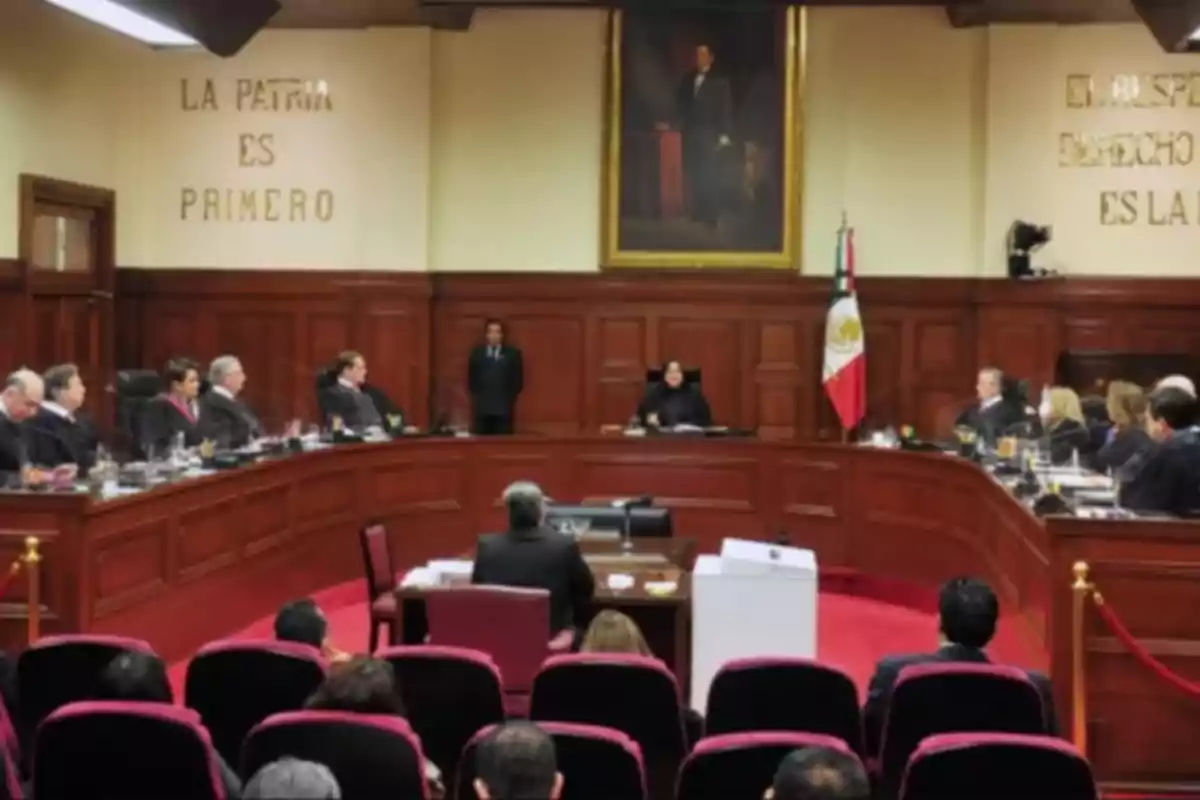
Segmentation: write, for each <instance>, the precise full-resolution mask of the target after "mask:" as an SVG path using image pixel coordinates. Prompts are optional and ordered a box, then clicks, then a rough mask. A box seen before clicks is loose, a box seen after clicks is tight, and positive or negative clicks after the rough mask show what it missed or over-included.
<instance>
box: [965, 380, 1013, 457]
mask: <svg viewBox="0 0 1200 800" xmlns="http://www.w3.org/2000/svg"><path fill="white" fill-rule="evenodd" d="M1003 381H1004V376H1003V374H1002V373H1001V372H1000V370H998V369H995V368H993V367H987V368H985V369H981V370H980V371H979V378H978V380H977V381H976V384H975V393H976V395H977V396H978V397H979V402H978V403H976V404H974V405H972V406H971V407H969V408H966V409H964V410H963V412H962V413H961V414H959V415H958V419H956V420H955V421H954V424H955V426H958V427H965V428H970V429H971V430H973V431H975V433H976V435H978V436H979V438H980V439H981V440H983V441H984V442H985V443H987V444H989V445H994V444H995V443H996V440H997V439H999V438H1000V437H1001V436H1007V435H1010V434H1011V433H1012V432H1013V429H1014V428H1016V427H1019V426H1020V424H1021V423H1022V422H1024V421H1025V419H1026V413H1025V409H1024V407H1023V406H1022V404H1021V403H1020V402H1019V401H1014V400H1012V399H1009V398H1005V397H1004V395H1003V394H1002V393H1001V386H1002V384H1003Z"/></svg>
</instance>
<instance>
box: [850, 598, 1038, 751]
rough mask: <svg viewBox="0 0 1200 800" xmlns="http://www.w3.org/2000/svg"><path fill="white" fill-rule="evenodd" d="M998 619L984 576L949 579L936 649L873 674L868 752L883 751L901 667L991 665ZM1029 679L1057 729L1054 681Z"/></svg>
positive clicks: (898, 658) (866, 713)
mask: <svg viewBox="0 0 1200 800" xmlns="http://www.w3.org/2000/svg"><path fill="white" fill-rule="evenodd" d="M999 617H1000V603H999V601H998V600H997V599H996V594H995V592H993V591H992V589H991V587H990V586H988V585H987V584H986V583H984V582H983V581H981V580H977V579H975V578H953V579H951V580H949V581H947V582H946V583H945V584H944V585H943V586H942V588H941V591H940V592H939V594H938V633H939V638H940V644H939V647H938V649H937V650H935V651H933V652H932V653H914V654H910V655H894V656H886V657H884V658H883V659H882V660H881V661H880V662H879V663H878V664H877V665H876V666H875V674H874V675H873V676H872V677H871V683H870V685H869V687H868V688H867V702H866V704H865V706H864V707H863V733H864V734H865V738H866V746H867V755H869V756H876V755H878V754H879V743H880V736H881V734H882V733H883V724H884V721H885V719H886V717H887V709H888V704H889V703H890V702H891V698H892V689H893V688H894V687H895V685H896V679H897V677H898V676H899V675H900V670H902V669H904V668H905V667H907V666H911V665H913V664H929V663H937V662H946V661H949V662H964V663H977V664H987V663H990V662H991V659H989V658H988V655H987V653H986V652H984V648H985V647H987V646H988V643H989V642H991V640H992V637H993V636H994V635H995V634H996V623H997V621H998V620H999ZM1029 678H1030V680H1032V681H1033V683H1034V685H1035V686H1037V688H1038V692H1039V693H1040V694H1041V695H1042V706H1043V708H1044V710H1045V712H1046V731H1047V733H1049V734H1051V735H1057V733H1058V720H1057V717H1056V715H1055V713H1054V695H1053V692H1052V690H1051V686H1050V681H1049V679H1048V678H1046V676H1045V675H1042V674H1040V673H1037V672H1030V673H1029Z"/></svg>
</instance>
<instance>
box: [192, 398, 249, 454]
mask: <svg viewBox="0 0 1200 800" xmlns="http://www.w3.org/2000/svg"><path fill="white" fill-rule="evenodd" d="M197 427H198V428H199V435H200V438H201V440H204V439H208V440H210V441H212V442H213V443H215V444H216V446H217V447H219V448H221V449H227V450H233V449H236V448H238V447H244V446H245V445H247V444H249V443H250V442H251V441H252V440H254V439H256V438H258V437H259V436H261V435H262V426H261V425H259V422H258V417H256V416H254V412H253V411H251V410H250V408H249V406H247V405H246V404H245V403H243V402H242V401H241V400H238V399H236V398H230V397H226V396H225V395H223V394H221V393H220V392H218V391H216V390H212V389H210V390H209V391H208V392H207V393H206V394H205V395H204V396H203V397H201V398H200V420H199V422H198V423H197Z"/></svg>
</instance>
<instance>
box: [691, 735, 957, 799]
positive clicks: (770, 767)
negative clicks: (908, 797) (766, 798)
mask: <svg viewBox="0 0 1200 800" xmlns="http://www.w3.org/2000/svg"><path fill="white" fill-rule="evenodd" d="M805 747H829V748H832V749H834V750H841V751H843V752H845V753H850V752H851V750H850V748H849V747H848V746H847V745H846V743H845V742H844V741H842V740H841V739H839V738H837V737H836V736H826V735H824V734H820V733H798V732H795V731H760V732H757V733H728V734H724V735H721V736H709V737H707V738H704V739H701V740H700V742H699V743H698V744H697V745H696V747H695V748H694V749H693V750H692V752H691V753H690V754H688V757H687V759H686V760H685V761H684V762H683V767H682V768H681V769H680V770H679V784H678V786H677V787H676V791H675V797H676V799H677V800H730V798H734V797H745V798H757V797H762V794H763V791H764V790H766V788H767V787H768V786H770V785H771V781H772V780H774V778H775V771H776V770H777V769H778V768H779V762H780V761H782V760H783V757H784V756H786V755H787V754H788V753H790V752H792V751H793V750H801V749H803V748H805ZM959 800H965V798H959Z"/></svg>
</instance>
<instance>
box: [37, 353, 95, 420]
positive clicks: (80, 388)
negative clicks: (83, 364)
mask: <svg viewBox="0 0 1200 800" xmlns="http://www.w3.org/2000/svg"><path fill="white" fill-rule="evenodd" d="M42 381H43V383H44V384H45V392H46V400H48V401H50V402H51V403H54V404H56V405H59V406H61V407H62V408H65V409H66V410H67V411H70V412H72V413H74V412H75V411H78V410H79V409H80V407H81V406H83V398H84V397H86V396H87V389H86V388H85V387H84V385H83V377H82V376H81V375H80V374H79V367H77V366H75V365H74V364H58V365H56V366H53V367H51V368H50V369H48V370H46V374H45V375H43V376H42Z"/></svg>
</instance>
